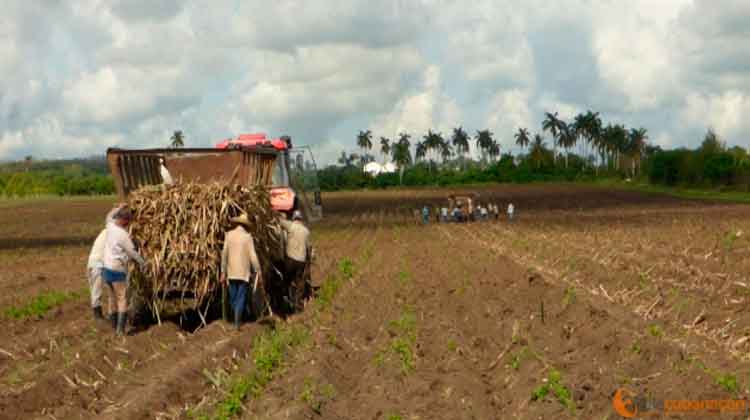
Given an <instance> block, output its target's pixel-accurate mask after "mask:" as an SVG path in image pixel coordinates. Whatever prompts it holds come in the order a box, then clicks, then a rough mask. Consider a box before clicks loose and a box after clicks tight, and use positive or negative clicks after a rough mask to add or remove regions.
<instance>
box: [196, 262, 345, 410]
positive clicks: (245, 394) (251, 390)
mask: <svg viewBox="0 0 750 420" xmlns="http://www.w3.org/2000/svg"><path fill="white" fill-rule="evenodd" d="M355 271H356V270H355V267H354V263H353V262H352V261H351V260H350V259H348V258H345V259H343V260H341V261H340V262H339V265H338V271H337V272H336V273H335V274H334V275H332V276H329V277H328V278H326V280H325V281H324V282H323V285H322V286H321V288H320V291H319V294H318V296H317V298H316V304H317V310H318V311H322V310H326V309H327V308H328V307H329V306H330V305H331V302H332V301H333V298H334V296H335V295H336V293H337V292H338V290H339V289H340V288H341V287H342V286H343V285H344V284H345V283H346V282H348V281H350V280H351V279H352V278H353V277H354V274H355ZM309 336H310V329H309V327H305V326H303V325H290V324H281V325H280V326H279V327H277V328H274V329H272V330H268V331H265V332H263V333H261V334H260V335H259V336H257V337H256V338H255V339H254V340H253V347H252V361H253V366H252V368H251V369H250V372H249V373H248V374H243V375H240V376H239V377H238V378H236V379H235V380H234V381H232V382H231V385H230V386H229V389H228V390H227V391H226V392H225V397H224V399H223V400H221V401H220V402H219V403H218V405H217V406H216V408H215V411H214V413H213V414H212V415H211V416H207V415H203V416H198V418H199V419H201V420H208V419H213V420H225V419H230V418H232V417H235V416H237V415H239V414H241V413H242V411H243V403H244V402H245V401H246V400H247V399H249V398H258V397H260V395H261V394H262V393H263V389H265V387H266V385H268V383H269V382H271V380H272V379H273V378H274V376H275V375H276V374H278V373H279V372H280V371H281V370H282V369H283V367H284V360H285V359H286V357H287V356H288V355H289V354H290V353H291V352H292V351H293V350H294V349H296V348H298V347H300V346H301V345H302V344H304V343H305V342H307V339H308V338H309Z"/></svg>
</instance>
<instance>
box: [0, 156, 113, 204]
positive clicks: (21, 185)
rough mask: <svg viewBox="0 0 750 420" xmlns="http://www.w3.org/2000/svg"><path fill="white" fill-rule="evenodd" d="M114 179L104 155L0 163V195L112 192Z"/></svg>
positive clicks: (30, 159) (100, 193)
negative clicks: (85, 157)
mask: <svg viewBox="0 0 750 420" xmlns="http://www.w3.org/2000/svg"><path fill="white" fill-rule="evenodd" d="M113 192H114V183H113V181H112V177H111V176H110V175H109V170H108V168H107V162H106V160H105V159H104V157H92V158H87V159H69V160H41V161H35V160H34V158H33V157H32V156H27V157H26V158H25V159H24V160H23V161H20V162H12V163H4V164H0V196H5V197H26V196H38V195H60V196H63V195H102V194H112V193H113Z"/></svg>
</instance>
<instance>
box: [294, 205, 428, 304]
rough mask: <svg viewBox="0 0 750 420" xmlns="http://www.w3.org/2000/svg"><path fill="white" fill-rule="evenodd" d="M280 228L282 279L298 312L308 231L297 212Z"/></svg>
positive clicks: (303, 296) (308, 246)
mask: <svg viewBox="0 0 750 420" xmlns="http://www.w3.org/2000/svg"><path fill="white" fill-rule="evenodd" d="M425 208H426V206H425ZM281 226H282V227H283V228H284V229H285V230H286V231H287V240H286V257H287V258H286V270H285V271H286V273H285V274H284V279H285V280H286V281H287V284H288V285H289V297H290V298H291V300H292V305H293V306H294V310H297V311H300V310H302V309H303V308H304V302H303V300H304V298H305V291H306V289H305V281H306V279H305V271H306V268H307V264H308V261H309V256H310V231H309V230H308V229H307V227H305V225H304V223H302V212H300V211H299V210H295V211H294V213H293V214H292V221H291V222H290V221H288V220H285V219H281Z"/></svg>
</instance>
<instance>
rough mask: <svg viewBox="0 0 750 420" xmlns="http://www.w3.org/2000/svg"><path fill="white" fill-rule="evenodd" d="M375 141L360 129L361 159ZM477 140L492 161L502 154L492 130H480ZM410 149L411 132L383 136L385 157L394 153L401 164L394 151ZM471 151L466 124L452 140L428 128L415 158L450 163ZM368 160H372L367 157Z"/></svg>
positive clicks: (358, 144)
mask: <svg viewBox="0 0 750 420" xmlns="http://www.w3.org/2000/svg"><path fill="white" fill-rule="evenodd" d="M372 140H373V138H372V132H371V131H370V130H364V131H360V132H359V134H357V146H359V148H361V149H362V151H363V154H362V155H359V157H360V158H362V157H363V156H368V155H369V153H368V152H369V151H370V150H372V148H373V141H372ZM474 140H475V142H476V147H477V149H479V151H480V153H481V155H482V158H483V160H486V159H489V160H490V161H494V160H495V159H497V158H498V157H499V156H500V144H499V143H498V142H497V141H496V140H495V139H494V135H493V133H492V132H491V131H490V130H478V131H477V132H476V134H475V136H474ZM410 148H411V135H409V134H407V133H401V134H399V138H398V140H396V141H391V140H390V139H388V138H387V137H380V153H381V154H382V155H383V156H384V157H387V156H391V157H392V158H393V160H394V161H395V162H396V163H397V164H398V163H399V162H398V160H399V159H396V156H395V155H394V153H393V152H394V150H397V151H398V152H399V154H402V153H403V152H404V151H407V152H408V151H409V150H410ZM469 152H470V138H469V134H468V133H467V132H466V131H465V130H464V129H463V128H462V127H456V128H454V129H453V133H452V135H451V138H450V139H446V138H445V137H443V135H442V134H441V133H439V132H435V131H432V130H428V131H427V134H425V135H424V136H423V137H422V141H420V142H417V143H416V144H415V146H414V159H415V160H416V161H417V162H420V161H430V162H437V157H440V158H441V159H442V161H443V162H446V161H448V160H449V159H451V158H452V157H454V156H456V157H458V158H460V159H462V160H463V159H465V158H466V156H467V155H468V154H469ZM433 158H434V159H433ZM339 160H341V159H339ZM364 160H370V159H368V158H364Z"/></svg>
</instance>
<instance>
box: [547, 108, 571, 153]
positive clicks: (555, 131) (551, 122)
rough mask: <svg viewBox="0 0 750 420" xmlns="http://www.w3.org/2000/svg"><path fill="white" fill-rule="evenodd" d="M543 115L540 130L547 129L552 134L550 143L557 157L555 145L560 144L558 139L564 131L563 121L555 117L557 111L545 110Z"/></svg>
mask: <svg viewBox="0 0 750 420" xmlns="http://www.w3.org/2000/svg"><path fill="white" fill-rule="evenodd" d="M544 115H545V116H546V118H545V119H544V121H542V130H543V131H549V133H550V134H552V144H553V146H554V148H555V150H554V154H555V157H557V146H562V142H561V141H560V140H561V137H562V133H563V131H565V121H563V120H561V119H559V118H557V112H555V113H554V114H551V113H549V112H545V113H544ZM566 165H567V163H566Z"/></svg>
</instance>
